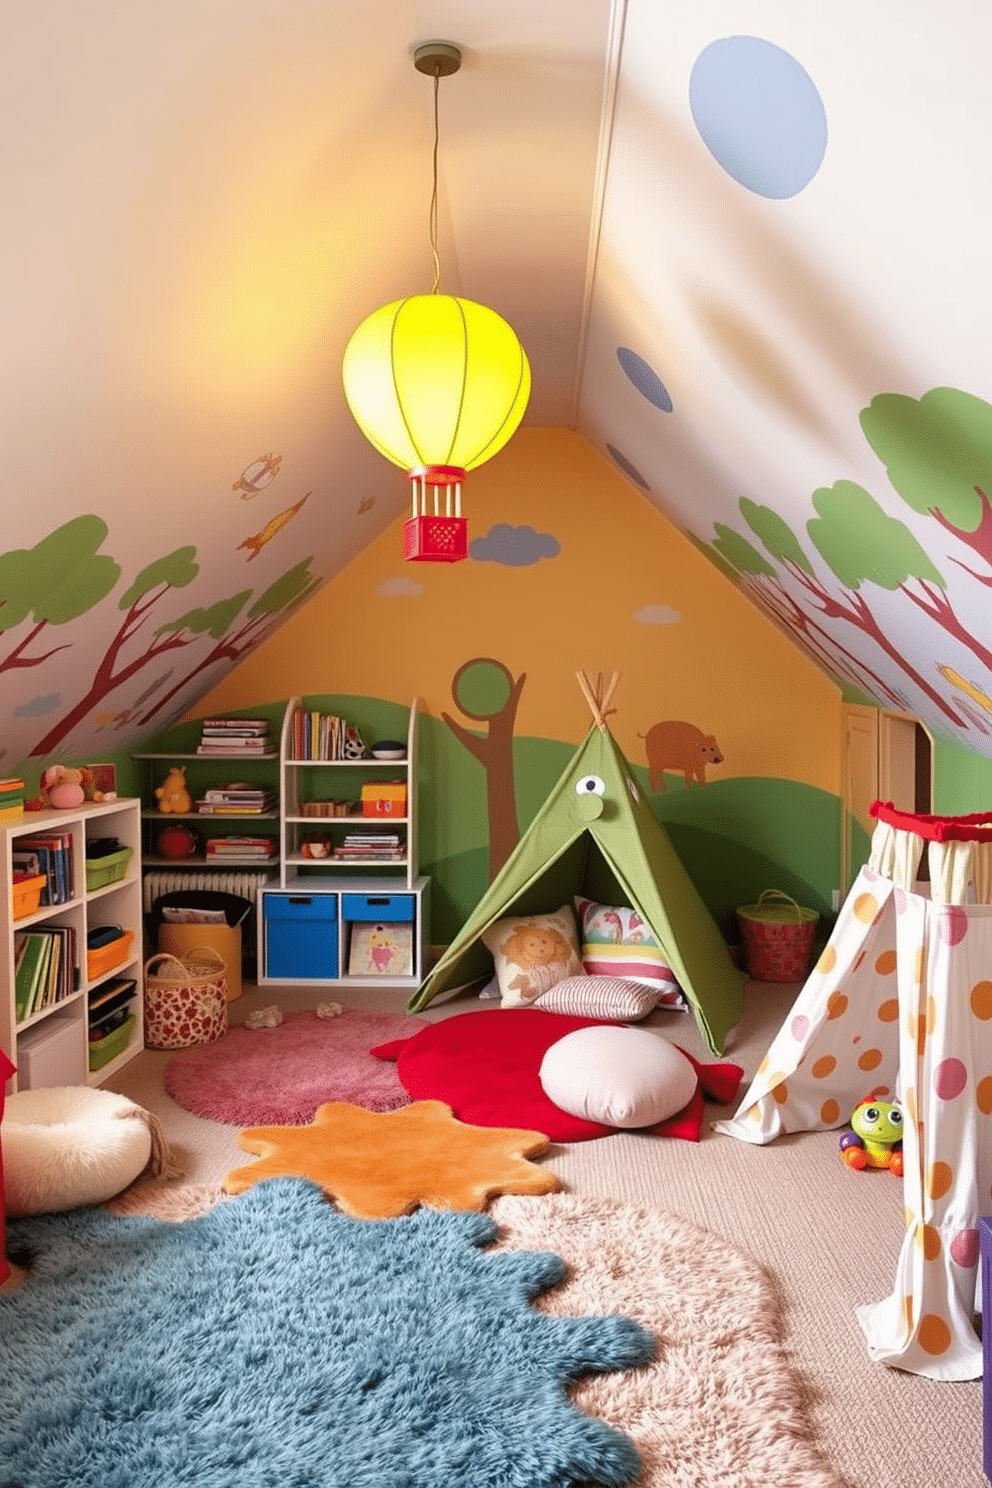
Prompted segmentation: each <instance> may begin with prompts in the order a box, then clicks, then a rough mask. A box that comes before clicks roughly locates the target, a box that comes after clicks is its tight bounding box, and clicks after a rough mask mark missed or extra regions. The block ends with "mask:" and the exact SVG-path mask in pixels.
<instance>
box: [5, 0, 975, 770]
mask: <svg viewBox="0 0 992 1488" xmlns="http://www.w3.org/2000/svg"><path fill="white" fill-rule="evenodd" d="M430 37H443V38H447V39H450V40H452V41H455V42H457V43H458V44H459V45H460V46H461V47H462V48H463V51H464V63H463V67H462V71H461V72H460V73H459V74H458V75H457V76H455V77H453V78H450V79H447V80H445V81H444V82H443V83H442V86H441V156H440V204H439V219H440V248H441V261H442V268H443V288H444V289H445V290H446V291H448V292H451V293H460V294H465V295H467V296H469V297H470V298H474V299H478V300H481V301H483V302H485V303H488V304H490V305H492V306H493V307H494V308H495V309H497V310H499V311H500V313H502V314H503V315H504V316H505V317H506V318H507V319H508V320H509V321H510V322H511V324H513V325H514V327H515V329H516V330H517V332H518V334H519V336H520V338H521V340H522V342H523V344H524V346H525V348H526V350H527V352H528V356H529V358H530V362H531V366H532V371H533V380H534V390H533V394H532V399H531V403H530V407H529V410H528V413H527V417H526V422H527V423H529V424H531V425H535V426H545V425H574V426H575V427H576V428H577V429H578V430H579V432H580V433H581V434H582V435H583V436H585V437H586V438H587V439H588V440H589V441H590V442H591V443H592V444H593V445H595V446H596V447H597V448H598V449H600V450H602V451H603V452H604V453H606V454H607V456H608V457H609V458H611V459H612V460H613V461H614V463H615V464H616V466H617V467H618V468H619V469H620V470H621V471H622V472H623V473H624V474H625V476H626V477H627V478H628V479H629V480H630V481H632V482H633V483H634V484H635V485H636V486H637V487H638V489H640V490H641V491H642V492H643V493H644V495H645V497H646V498H647V499H648V500H649V501H651V502H652V503H654V504H655V505H656V506H657V508H658V510H659V511H660V512H662V513H663V514H664V515H665V516H666V517H668V518H669V519H671V520H673V521H674V522H676V523H677V524H678V525H679V526H680V527H681V528H683V529H684V530H685V531H686V532H687V533H689V534H690V535H691V536H692V538H693V539H694V541H696V542H697V544H698V545H699V546H700V547H701V548H702V549H703V550H704V551H705V552H706V553H707V554H708V555H709V556H710V557H711V558H712V559H713V561H714V562H716V563H717V564H718V565H720V566H721V567H722V568H723V569H724V571H725V572H726V573H727V574H728V577H730V578H731V579H732V581H733V582H735V583H737V584H739V585H740V586H741V587H742V588H743V589H744V590H745V592H747V593H748V594H749V595H750V596H751V597H752V598H753V599H754V601H755V602H756V603H757V604H759V605H760V606H762V607H763V608H764V609H765V610H766V611H767V612H768V613H769V614H771V615H772V616H773V617H774V618H775V619H776V620H777V621H778V622H779V623H780V624H781V625H782V626H784V627H785V628H786V629H787V630H788V631H789V633H790V634H791V635H792V636H793V637H794V638H795V640H796V642H797V644H799V645H801V646H802V647H803V648H804V649H805V650H806V651H807V652H808V653H809V654H810V655H812V656H813V657H814V658H815V659H816V660H817V661H818V663H819V664H820V665H821V666H823V667H824V668H825V669H826V670H828V671H829V672H830V674H831V675H833V676H834V677H835V679H836V680H837V681H839V682H840V683H841V684H843V685H848V686H850V687H853V688H856V689H857V690H858V691H860V692H863V693H864V694H866V695H868V696H870V697H872V698H874V699H875V700H876V701H878V702H879V703H883V704H889V705H894V706H897V707H905V708H907V709H909V710H910V711H912V712H915V713H918V714H919V715H920V716H921V717H922V718H924V719H925V720H926V721H927V722H929V723H930V724H931V726H932V727H933V728H934V729H935V730H936V731H937V732H938V733H940V734H942V735H945V736H948V737H951V738H955V739H957V740H959V741H960V742H962V743H965V744H966V745H968V746H969V747H971V748H973V749H975V750H976V751H978V752H980V753H982V754H985V755H989V756H992V625H990V623H989V618H988V617H989V615H990V613H992V605H990V594H989V590H990V587H992V509H990V506H989V499H988V496H987V495H986V492H988V491H989V490H990V482H992V468H990V467H992V407H990V402H992V389H990V386H989V376H988V370H987V364H988V358H987V354H986V347H987V345H988V343H989V332H990V330H992V327H990V325H989V321H990V319H992V306H990V297H989V295H988V292H987V278H988V274H987V262H988V250H987V246H986V245H987V240H988V226H989V223H988V218H989V201H988V186H987V184H986V179H987V172H986V169H985V156H986V153H987V143H986V142H987V140H988V139H989V137H990V135H992V129H990V126H992V99H990V96H989V90H988V88H987V86H986V79H985V75H984V72H985V66H986V59H987V58H988V56H989V55H990V54H992V49H990V42H992V11H990V10H989V7H988V6H987V4H986V3H985V0H958V3H957V4H956V5H955V6H953V7H935V6H933V5H932V4H930V3H929V0H874V3H873V4H872V5H871V6H853V5H848V6H797V5H795V4H794V3H791V0H708V3H707V4H706V5H699V4H697V3H693V0H628V3H626V4H623V3H620V0H616V3H614V4H612V5H611V4H610V3H609V0H569V3H568V4H567V5H565V4H558V3H553V4H552V3H547V4H542V3H536V4H535V3H534V0H450V3H443V0H434V3H424V4H413V3H409V0H376V3H375V4H373V5H364V6H360V5H355V4H353V3H351V0H289V3H286V0H213V3H212V4H211V5H209V6H203V5H200V4H195V3H193V0H179V3H176V0H172V3H169V4H165V3H159V0H150V3H148V4H143V5H141V6H133V5H130V4H128V3H126V0H94V3H93V4H91V5H88V6H86V7H77V6H73V5H70V4H68V3H67V0H62V3H59V0H50V3H46V4H41V5H36V6H31V7H19V8H15V9H14V10H12V11H11V12H10V14H9V15H7V16H5V41H6V43H7V52H8V56H10V57H12V58H16V59H17V61H16V66H13V67H11V69H10V70H9V76H8V79H7V84H6V87H5V90H4V93H3V96H2V98H0V111H2V113H3V116H4V138H5V139H6V141H7V148H6V150H5V151H4V158H3V184H4V199H5V204H6V220H7V231H6V233H5V235H4V240H3V244H2V246H0V266H2V267H0V272H2V274H3V280H4V283H5V285H6V287H7V291H8V294H7V300H8V306H7V315H6V317H5V322H6V324H5V336H4V339H3V344H2V346H0V359H2V366H3V372H2V376H3V383H4V400H3V402H4V409H5V414H6V417H5V421H4V422H5V428H4V448H5V453H6V463H7V476H8V479H7V493H6V501H5V515H6V518H7V540H6V544H5V546H6V547H7V549H8V551H7V552H6V553H5V554H3V555H2V556H0V605H2V611H3V614H4V617H5V631H4V637H3V642H2V643H0V673H2V683H3V687H4V697H5V705H6V713H7V717H8V719H10V720H11V722H10V724H9V729H8V737H7V738H6V740H5V741H4V742H5V744H6V759H7V763H8V764H12V763H13V762H14V761H15V760H17V761H22V760H26V759H28V758H30V757H35V758H41V757H48V756H51V755H58V754H63V755H73V756H75V757H87V756H91V755H92V753H94V752H97V751H98V738H102V739H104V740H106V737H107V735H106V733H100V730H101V729H103V728H105V727H106V725H107V722H108V719H109V720H113V726H114V746H115V747H117V748H121V749H126V748H128V746H129V744H130V743H131V742H132V741H134V740H136V739H137V738H140V737H143V736H145V735H147V734H148V733H150V732H156V731H157V730H158V729H159V728H162V727H164V726H166V725H167V724H168V723H169V722H171V721H172V719H174V718H175V717H176V716H178V715H179V714H180V713H181V712H183V711H185V710H186V709H187V708H188V707H189V706H190V705H191V703H193V702H194V701H195V699H196V697H197V696H198V695H200V694H201V693H202V692H203V691H205V690H206V689H207V688H208V687H210V686H212V685H213V684H214V683H215V682H216V681H217V680H218V678H219V676H220V675H221V673H222V672H223V670H224V669H225V668H229V667H230V666H231V665H233V664H236V662H237V661H238V660H239V659H240V658H241V657H243V656H244V655H245V654H246V653H247V652H248V651H249V650H250V649H252V648H253V647H254V646H255V645H256V644H257V643H258V642H259V641H261V640H262V639H264V638H265V636H266V635H267V634H269V633H271V631H272V629H273V628H275V627H277V626H278V625H279V624H280V623H282V620H283V619H284V618H285V617H286V615H287V614H288V613H289V612H290V610H292V609H293V608H295V607H296V606H297V605H298V604H299V603H301V602H302V601H303V600H304V599H305V598H306V597H307V595H309V594H311V593H312V592H313V591H314V589H315V587H316V586H318V585H320V584H322V583H325V582H327V581H328V580H329V579H331V578H333V576H334V575H335V574H336V573H337V572H338V571H339V570H340V569H341V568H342V566H343V565H345V564H346V563H347V562H348V561H349V560H350V559H351V558H352V557H353V556H354V555H355V553H356V552H358V551H359V550H360V549H361V548H362V547H363V546H364V545H365V544H366V543H367V542H368V541H369V540H370V539H371V538H372V537H374V536H376V535H377V534H378V533H379V532H380V531H381V530H382V529H383V528H384V527H386V526H387V525H390V524H393V523H395V522H396V521H397V519H398V518H399V516H400V515H401V513H403V512H404V511H405V508H406V483H405V481H404V480H403V477H402V475H401V474H400V472H398V471H396V470H395V469H394V468H393V467H391V466H388V465H387V464H386V463H385V462H384V461H383V460H382V459H381V457H379V456H378V455H377V454H375V452H374V451H373V450H372V449H371V448H370V447H369V446H368V445H367V444H366V443H365V441H364V439H363V438H362V437H361V435H360V434H359V433H358V431H357V429H356V428H355V426H354V424H353V422H352V420H351V418H350V416H349V414H348V411H347V408H346V405H345V402H344V397H343V393H342V390H341V381H340V371H339V368H340V359H341V353H342V351H343V348H344V346H345V344H346V342H347V340H348V337H349V336H350V334H351V332H352V330H353V329H354V328H355V326H356V325H357V324H358V323H359V322H360V321H361V320H362V319H363V318H364V317H365V316H366V315H367V314H368V313H369V312H370V311H371V310H372V309H374V308H375V307H376V306H378V305H380V304H382V303H385V302H386V301H388V300H390V299H393V298H397V297H399V296H401V295H403V294H406V293H415V292H420V291H423V290H426V289H428V288H429V287H430V280H431V275H432V266H431V263H430V254H429V245H428V235H427V207H428V200H429V194H430V151H431V144H432V130H433V125H432V113H431V110H432V97H431V92H432V89H431V84H430V82H429V80H427V79H425V78H423V77H422V76H421V75H420V74H418V73H417V72H416V71H415V70H414V68H413V66H412V62H411V54H412V50H413V47H414V46H415V45H416V44H417V43H418V42H419V41H422V40H424V39H427V38H430ZM104 747H105V745H104Z"/></svg>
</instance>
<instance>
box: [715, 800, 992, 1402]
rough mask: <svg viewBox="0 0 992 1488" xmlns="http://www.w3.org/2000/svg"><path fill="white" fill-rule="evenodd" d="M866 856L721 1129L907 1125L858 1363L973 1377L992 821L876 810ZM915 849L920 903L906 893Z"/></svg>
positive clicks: (989, 1006) (991, 1129) (987, 1144)
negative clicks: (861, 1114) (897, 1235)
mask: <svg viewBox="0 0 992 1488" xmlns="http://www.w3.org/2000/svg"><path fill="white" fill-rule="evenodd" d="M871 814H872V816H873V817H874V818H875V819H876V826H875V830H874V833H873V835H872V841H871V855H870V857H869V860H868V864H867V866H866V867H864V868H862V869H861V872H860V873H859V874H858V877H857V879H856V880H855V883H854V886H853V887H852V889H851V892H850V894H849V895H848V897H847V899H846V901H845V903H844V906H843V908H842V910H841V912H840V914H839V915H838V918H837V923H836V925H835V927H834V931H833V934H832V935H831V937H830V940H829V942H828V943H827V945H826V947H825V948H824V951H823V954H822V955H821V956H820V959H819V961H818V962H817V964H816V966H815V967H814V969H813V971H812V972H811V974H810V976H809V977H808V979H807V981H806V983H805V985H804V986H803V989H802V991H801V992H800V994H799V997H798V998H797V1000H796V1002H795V1004H794V1005H793V1007H792V1010H791V1011H790V1013H789V1016H788V1017H787V1018H786V1020H785V1023H784V1024H783V1025H782V1027H781V1028H780V1030H779V1032H778V1033H777V1034H776V1036H775V1039H774V1041H773V1042H772V1045H771V1047H770V1049H769V1050H768V1053H767V1054H766V1055H765V1057H764V1059H763V1060H762V1061H761V1064H760V1065H759V1067H758V1071H757V1074H756V1075H755V1078H754V1080H753V1082H752V1084H751V1087H750V1089H749V1090H748V1092H747V1094H746V1096H745V1097H744V1100H743V1102H742V1103H741V1105H740V1107H739V1109H738V1111H737V1113H736V1115H735V1116H734V1118H733V1119H732V1120H730V1121H723V1122H720V1123H718V1124H717V1130H718V1131H722V1132H724V1133H726V1134H727V1135H729V1136H733V1137H738V1138H740V1139H741V1140H743V1141H746V1142H753V1143H758V1144H764V1143H767V1142H771V1141H772V1140H773V1139H774V1138H775V1137H778V1136H781V1135H782V1134H783V1133H785V1132H801V1131H823V1130H826V1129H828V1128H831V1127H840V1126H845V1125H846V1124H847V1123H848V1121H849V1119H850V1116H851V1113H852V1111H853V1110H854V1108H855V1106H857V1105H858V1104H859V1102H860V1101H862V1100H864V1099H865V1098H866V1097H867V1096H869V1095H874V1096H876V1097H885V1096H886V1095H889V1094H890V1092H893V1091H895V1092H896V1094H897V1095H898V1096H899V1098H900V1099H901V1101H902V1106H903V1112H904V1116H905V1123H904V1131H905V1135H904V1138H903V1158H904V1163H905V1178H904V1200H905V1209H906V1234H905V1238H904V1240H903V1244H902V1250H901V1252H900V1255H899V1261H898V1265H897V1270H896V1279H895V1287H894V1290H893V1292H892V1294H891V1295H890V1296H888V1297H886V1298H885V1299H884V1301H881V1302H878V1303H872V1304H870V1305H868V1306H865V1307H862V1308H859V1309H858V1318H859V1321H860V1323H861V1326H862V1329H863V1330H864V1333H865V1336H866V1338H867V1341H868V1349H869V1352H870V1354H871V1356H872V1357H873V1358H874V1359H877V1360H878V1361H879V1362H881V1363H885V1364H890V1365H894V1366H895V1367H897V1368H899V1369H904V1370H907V1371H909V1372H911V1373H914V1374H921V1375H927V1376H929V1377H930V1378H932V1379H945V1380H964V1379H975V1378H978V1377H979V1376H980V1375H981V1373H982V1349H981V1342H980V1338H979V1334H978V1330H977V1327H976V1318H975V1311H976V1301H975V1291H976V1282H977V1278H978V1260H979V1247H978V1220H979V1218H980V1216H982V1215H984V1214H988V1213H990V1212H992V814H987V815H982V816H959V817H936V816H914V815H910V814H909V813H905V812H900V811H896V810H895V809H894V808H893V807H892V806H891V805H889V804H886V803H882V802H879V801H876V802H875V803H874V804H873V805H872V807H871ZM924 849H926V850H927V854H928V861H929V868H930V895H929V896H926V895H924V894H921V893H919V892H918V891H917V884H916V878H917V869H918V867H919V864H920V861H921V858H922V855H923V851H924Z"/></svg>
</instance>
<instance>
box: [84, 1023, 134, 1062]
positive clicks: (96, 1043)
mask: <svg viewBox="0 0 992 1488" xmlns="http://www.w3.org/2000/svg"><path fill="white" fill-rule="evenodd" d="M137 1026H138V1019H137V1017H136V1016H135V1014H134V1013H129V1014H128V1016H127V1017H126V1018H125V1019H124V1022H123V1023H122V1024H121V1026H120V1027H119V1028H115V1029H114V1031H113V1033H108V1034H107V1035H106V1037H105V1038H102V1039H95V1040H91V1041H90V1073H92V1072H93V1070H98V1069H103V1067H104V1065H105V1064H109V1063H110V1061H111V1060H112V1059H116V1058H117V1056H118V1054H123V1053H124V1050H125V1049H126V1048H127V1046H128V1044H129V1043H130V1042H131V1036H132V1034H133V1033H134V1030H135V1029H136V1028H137Z"/></svg>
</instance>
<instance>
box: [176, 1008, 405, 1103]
mask: <svg viewBox="0 0 992 1488" xmlns="http://www.w3.org/2000/svg"><path fill="white" fill-rule="evenodd" d="M426 1027H427V1024H426V1022H425V1021H424V1019H423V1018H412V1017H410V1016H408V1015H407V1014H405V1013H400V1014H397V1013H367V1012H360V1011H358V1010H356V1009H353V1008H346V1009H345V1011H344V1012H343V1013H342V1014H341V1015H340V1017H338V1018H318V1017H317V1014H316V1013H315V1012H310V1011H307V1012H301V1013H287V1014H286V1015H285V1019H284V1021H283V1022H282V1023H280V1024H279V1026H278V1027H277V1028H257V1029H250V1028H241V1027H236V1028H232V1029H230V1031H229V1032H228V1033H226V1034H225V1035H224V1037H223V1038H221V1039H218V1040H217V1042H216V1043H215V1044H205V1045H203V1046H201V1047H198V1048H195V1049H182V1050H180V1052H179V1053H178V1054H176V1055H175V1056H174V1057H173V1058H172V1059H171V1060H170V1061H169V1063H168V1064H167V1065H166V1068H165V1088H166V1090H167V1092H168V1093H169V1095H171V1096H172V1099H173V1100H174V1101H175V1102H176V1103H177V1104H178V1105H180V1106H182V1107H183V1109H184V1110H186V1111H191V1112H192V1113H193V1115H194V1116H203V1117H205V1118H206V1119H207V1120H208V1121H222V1122H224V1123H225V1124H226V1125H228V1126H305V1125H306V1123H307V1122H309V1121H312V1120H313V1115H314V1112H315V1111H316V1109H317V1107H318V1106H322V1105H323V1104H324V1103H325V1101H348V1102H349V1104H350V1105H353V1106H364V1107H365V1109H366V1110H367V1111H395V1110H397V1109H398V1108H399V1107H400V1106H406V1105H409V1104H410V1096H409V1095H408V1094H407V1092H406V1090H405V1089H404V1088H403V1085H402V1083H401V1082H400V1078H399V1075H398V1074H397V1072H396V1066H395V1065H394V1064H384V1063H383V1062H382V1060H380V1059H373V1058H372V1056H371V1054H370V1053H369V1049H370V1048H371V1047H372V1045H373V1044H381V1043H383V1042H385V1041H387V1040H390V1039H396V1038H409V1037H410V1036H411V1035H412V1034H414V1033H417V1032H419V1030H420V1029H421V1028H426Z"/></svg>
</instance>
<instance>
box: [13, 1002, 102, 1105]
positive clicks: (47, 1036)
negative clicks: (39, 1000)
mask: <svg viewBox="0 0 992 1488" xmlns="http://www.w3.org/2000/svg"><path fill="white" fill-rule="evenodd" d="M83 1032H84V1030H83V1026H82V1024H81V1023H80V1022H78V1021H77V1020H76V1019H75V1018H63V1017H60V1016H59V1015H58V1014H57V1013H53V1014H52V1016H51V1017H50V1018H46V1019H45V1020H44V1022H42V1023H36V1024H35V1025H34V1027H33V1028H29V1029H27V1030H26V1032H24V1033H22V1034H21V1035H20V1036H19V1037H18V1040H17V1054H16V1059H17V1084H18V1088H19V1089H21V1090H39V1089H41V1087H42V1086H46V1087H48V1086H52V1085H85V1084H86V1064H85V1058H84V1053H83Z"/></svg>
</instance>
